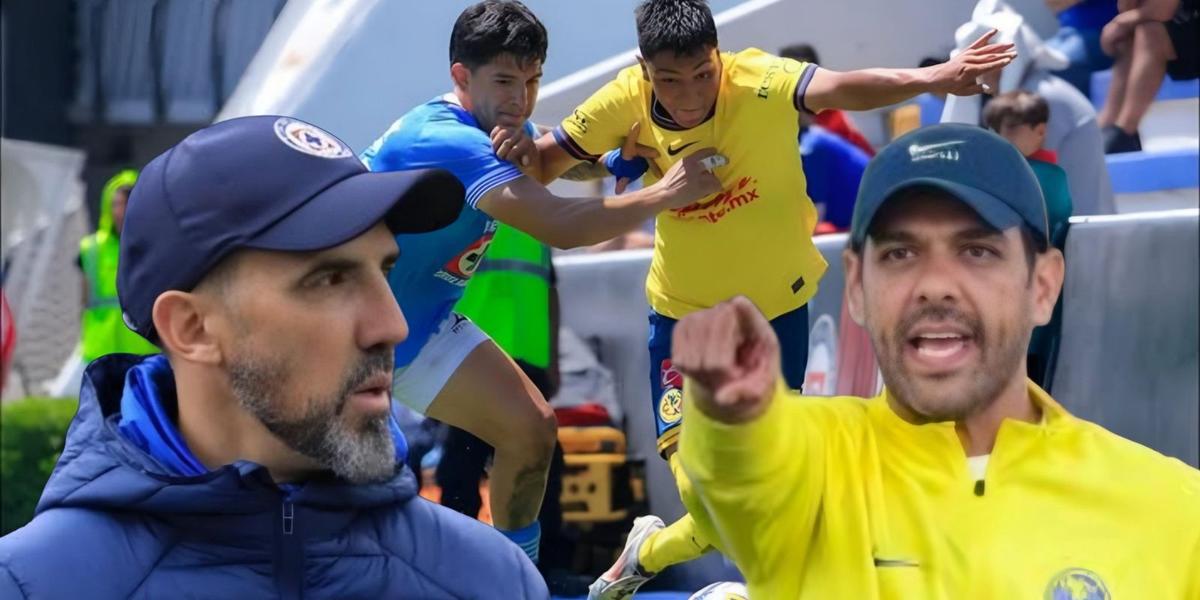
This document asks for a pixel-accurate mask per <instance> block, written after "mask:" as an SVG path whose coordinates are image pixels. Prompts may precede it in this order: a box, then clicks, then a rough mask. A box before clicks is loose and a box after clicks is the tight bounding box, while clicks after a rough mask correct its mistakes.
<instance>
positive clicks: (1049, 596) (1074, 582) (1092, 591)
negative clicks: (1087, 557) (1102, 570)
mask: <svg viewBox="0 0 1200 600" xmlns="http://www.w3.org/2000/svg"><path fill="white" fill-rule="evenodd" d="M1044 598H1045V600H1110V599H1111V598H1112V596H1111V595H1110V594H1109V593H1108V588H1107V587H1105V585H1104V580H1102V579H1100V576H1099V575H1097V574H1095V573H1093V572H1091V571H1089V570H1087V569H1067V570H1065V571H1062V572H1060V573H1059V574H1057V575H1055V576H1054V578H1053V579H1051V580H1050V584H1049V585H1047V586H1046V593H1045V595H1044Z"/></svg>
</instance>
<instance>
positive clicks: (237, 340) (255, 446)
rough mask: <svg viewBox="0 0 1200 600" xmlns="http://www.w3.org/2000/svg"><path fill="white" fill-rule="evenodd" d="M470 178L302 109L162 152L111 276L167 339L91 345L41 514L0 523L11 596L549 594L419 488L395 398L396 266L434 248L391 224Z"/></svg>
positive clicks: (400, 324) (132, 208) (142, 330)
mask: <svg viewBox="0 0 1200 600" xmlns="http://www.w3.org/2000/svg"><path fill="white" fill-rule="evenodd" d="M463 196H464V190H463V187H462V185H461V184H460V183H458V181H457V180H456V179H454V178H453V177H452V176H450V174H449V173H446V172H444V171H417V172H411V171H410V172H391V173H370V172H368V171H367V169H366V167H365V166H363V164H362V163H361V162H359V161H358V159H357V158H355V157H354V154H353V153H352V152H351V151H350V148H349V147H347V146H346V145H345V144H344V143H342V142H341V141H340V140H338V139H337V138H335V137H333V136H332V135H330V134H329V133H327V132H325V131H323V130H321V129H319V128H317V127H316V126H314V125H311V124H308V123H304V122H302V121H299V120H297V119H291V118H288V117H273V116H272V117H267V116H260V117H245V118H241V119H231V120H228V121H223V122H221V123H217V124H215V125H212V126H210V127H207V128H205V129H202V130H200V131H198V132H196V133H193V134H192V135H190V136H188V137H187V138H186V139H184V140H183V141H182V142H180V143H179V144H178V145H176V146H175V147H173V148H171V149H169V150H167V151H166V152H165V153H163V154H162V155H160V156H159V157H158V158H155V159H154V160H153V161H152V162H151V163H150V164H149V165H148V166H147V167H146V169H145V170H144V171H143V172H142V175H141V178H140V179H139V181H138V183H137V185H135V186H134V188H133V191H132V194H131V197H130V199H129V206H128V210H127V213H126V218H125V227H124V230H123V232H122V235H123V237H122V243H121V256H120V259H121V260H120V263H119V265H118V267H117V282H118V285H117V289H118V293H119V299H120V306H121V311H122V313H123V314H124V315H125V322H126V323H128V324H129V327H130V329H132V330H133V331H135V332H136V333H137V334H138V335H141V336H142V337H143V338H145V339H146V340H154V342H155V344H156V345H157V346H159V347H160V348H162V349H163V354H155V355H151V356H147V357H142V356H134V355H130V354H109V355H106V356H103V357H100V358H99V359H97V360H95V361H93V362H92V363H91V364H90V365H89V366H88V369H87V372H86V374H85V376H84V384H83V389H82V390H80V398H79V414H78V415H76V416H75V419H74V421H73V422H72V423H71V427H70V429H69V430H68V431H67V439H66V448H65V449H64V450H63V453H62V456H61V458H59V460H58V464H57V465H56V467H55V469H54V473H53V474H52V475H51V476H50V480H49V481H48V482H47V483H46V489H45V492H44V493H43V494H42V498H41V501H40V503H39V504H38V507H37V514H36V516H35V517H34V518H33V521H31V522H30V523H29V524H28V525H26V526H25V527H22V528H21V529H18V530H17V531H14V532H13V533H10V534H9V535H7V536H5V537H4V538H2V539H0V598H5V599H8V598H14V599H16V598H104V599H108V598H179V597H187V598H301V597H305V598H401V597H403V598H431V599H432V598H445V599H449V598H485V597H486V598H548V597H549V594H548V593H547V590H546V584H545V583H544V582H543V581H542V579H541V578H540V577H538V574H537V571H536V570H535V569H534V566H533V563H531V562H530V560H529V558H528V557H527V556H526V555H525V553H524V552H522V551H521V549H520V548H519V547H517V546H516V545H515V544H513V543H512V542H510V541H508V540H507V539H506V538H505V537H504V536H503V535H501V534H500V533H499V532H497V531H496V530H494V529H492V528H490V527H487V526H485V525H482V524H480V523H478V522H476V521H474V520H472V519H468V518H466V517H464V516H462V515H459V514H456V513H455V512H454V511H451V510H449V509H447V508H444V507H441V506H437V505H435V504H433V503H430V502H427V501H425V500H422V499H420V498H418V497H417V496H416V486H415V485H414V484H413V479H412V475H411V474H410V473H409V472H408V470H407V469H405V468H404V467H403V458H404V455H405V453H406V445H405V443H404V442H405V440H404V437H403V436H402V435H401V434H400V432H399V427H398V425H397V423H396V420H395V419H394V418H393V416H392V413H391V411H390V404H391V398H390V388H391V380H392V366H393V360H394V356H393V349H394V348H395V346H396V345H397V344H399V343H400V342H401V341H403V340H404V339H406V338H407V336H408V325H407V324H406V322H405V319H404V315H403V313H402V312H401V310H400V307H399V306H398V304H397V300H396V297H395V296H394V295H393V294H392V292H391V291H390V289H389V287H388V282H387V272H388V270H389V269H390V268H391V266H392V265H393V263H395V262H396V261H397V260H400V261H404V260H419V258H418V257H415V256H406V257H405V258H399V259H398V258H397V256H398V249H397V246H396V241H395V236H396V235H397V234H401V233H414V234H415V233H421V232H427V231H432V230H435V229H438V228H440V227H444V226H446V225H449V224H450V223H452V222H453V221H454V219H455V218H456V217H457V216H458V214H459V212H460V211H461V209H462V204H463ZM464 573H467V574H469V576H464Z"/></svg>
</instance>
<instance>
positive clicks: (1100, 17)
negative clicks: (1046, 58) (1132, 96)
mask: <svg viewBox="0 0 1200 600" xmlns="http://www.w3.org/2000/svg"><path fill="white" fill-rule="evenodd" d="M1046 6H1047V7H1048V8H1049V9H1050V10H1051V11H1053V12H1054V14H1055V16H1057V17H1058V32H1057V33H1055V34H1054V37H1051V38H1050V39H1048V40H1046V45H1047V46H1049V47H1051V48H1054V49H1055V50H1058V51H1059V52H1061V53H1062V54H1063V55H1064V56H1066V57H1067V61H1068V63H1069V64H1068V65H1067V67H1066V68H1065V69H1060V70H1058V71H1055V75H1058V76H1059V77H1062V78H1063V79H1065V80H1066V81H1067V83H1070V84H1071V85H1073V86H1075V88H1076V89H1078V90H1079V91H1080V92H1082V93H1083V95H1085V96H1088V95H1091V93H1092V92H1091V88H1092V73H1094V72H1096V71H1103V70H1104V69H1107V68H1109V67H1111V66H1112V64H1113V61H1112V58H1111V57H1109V56H1108V55H1106V54H1105V53H1104V51H1103V50H1101V48H1100V31H1101V30H1103V29H1104V26H1105V25H1107V24H1108V22H1109V21H1111V20H1112V19H1113V17H1115V16H1117V2H1116V0H1046Z"/></svg>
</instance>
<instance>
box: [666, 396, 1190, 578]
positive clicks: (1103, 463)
mask: <svg viewBox="0 0 1200 600" xmlns="http://www.w3.org/2000/svg"><path fill="white" fill-rule="evenodd" d="M1028 386H1029V394H1030V397H1031V398H1032V399H1033V400H1034V402H1036V403H1037V404H1038V405H1039V406H1040V407H1041V409H1042V414H1043V419H1042V422H1041V423H1036V424H1035V423H1026V422H1021V421H1014V420H1008V421H1005V422H1004V423H1003V424H1002V425H1001V427H1000V431H999V433H998V435H997V437H996V443H995V447H994V448H993V450H992V454H991V456H990V459H989V462H988V463H987V466H986V471H985V472H984V475H983V479H982V480H980V481H976V480H975V479H974V478H973V477H972V476H971V475H970V473H969V469H968V463H967V457H966V455H965V454H964V452H963V448H962V444H961V442H960V441H959V439H958V436H957V434H956V433H955V430H954V424H953V423H932V424H927V425H913V424H910V423H908V422H907V421H904V420H902V419H901V418H899V417H898V416H897V415H896V414H895V413H894V412H893V411H892V409H891V408H890V407H889V405H888V400H887V398H886V396H885V395H881V396H879V397H876V398H874V399H872V400H866V399H863V398H845V397H843V398H801V397H798V396H796V395H795V394H794V393H792V392H790V391H787V390H784V389H782V386H780V389H778V391H777V392H776V395H775V398H774V400H773V402H772V405H771V406H770V407H769V408H768V410H767V412H766V413H765V414H764V415H763V416H761V417H760V418H758V419H756V420H754V421H752V422H750V423H747V424H743V425H725V424H722V423H719V422H716V421H714V420H712V419H710V418H708V417H707V416H706V415H704V414H703V413H701V412H700V411H695V410H693V411H688V414H687V418H686V419H684V420H683V432H682V434H681V440H680V450H679V452H680V460H681V462H682V466H683V469H684V471H685V472H686V473H687V475H688V477H689V479H690V480H691V483H692V486H693V488H694V490H693V491H692V494H691V495H689V496H687V497H685V498H684V501H685V504H687V506H688V510H689V512H690V513H691V514H692V515H693V516H696V523H697V527H698V528H699V529H700V530H701V532H702V533H706V534H707V535H709V536H710V539H712V540H719V541H717V542H715V543H716V544H717V545H718V546H719V547H720V548H721V549H722V550H723V551H725V552H726V554H727V556H729V557H730V558H731V559H732V560H733V561H734V563H736V564H737V566H738V567H739V568H740V569H741V571H742V573H743V574H744V575H745V576H746V580H747V582H748V584H749V588H750V597H751V598H772V599H778V600H785V599H786V600H791V599H794V598H863V599H871V598H897V599H900V598H903V599H908V598H922V599H929V600H942V599H946V600H949V599H951V598H981V599H992V598H995V599H1002V598H1003V599H1007V598H1031V599H1041V598H1047V599H1058V598H1087V599H1113V598H1155V599H1163V600H1168V599H1171V600H1194V599H1196V598H1200V472H1198V471H1196V470H1195V469H1193V468H1191V467H1189V466H1187V465H1185V464H1183V463H1182V462H1180V461H1178V460H1176V459H1172V458H1167V457H1164V456H1162V455H1161V454H1158V453H1156V452H1154V451H1153V450H1150V449H1148V448H1146V447H1144V446H1140V445H1138V444H1135V443H1133V442H1130V441H1128V440H1125V439H1123V438H1121V437H1118V436H1117V435H1114V434H1112V433H1110V432H1108V431H1107V430H1105V429H1103V428H1102V427H1100V426H1098V425H1095V424H1093V423H1089V422H1087V421H1083V420H1080V419H1077V418H1075V417H1073V416H1071V415H1070V414H1069V413H1067V412H1066V411H1065V410H1064V409H1063V408H1062V407H1061V406H1059V405H1058V404H1057V403H1055V402H1054V400H1053V399H1051V398H1050V396H1049V395H1048V394H1046V393H1045V392H1044V391H1042V390H1041V389H1040V388H1038V387H1037V386H1036V385H1034V384H1033V382H1029V383H1028ZM693 389H695V386H690V385H685V386H684V396H685V399H684V406H691V405H692V404H691V403H690V401H689V400H688V398H687V395H688V393H689V391H690V390H693ZM885 394H886V392H885ZM697 515H698V516H697Z"/></svg>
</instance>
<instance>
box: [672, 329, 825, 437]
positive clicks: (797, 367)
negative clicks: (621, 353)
mask: <svg viewBox="0 0 1200 600" xmlns="http://www.w3.org/2000/svg"><path fill="white" fill-rule="evenodd" d="M675 323H676V321H675V319H672V318H670V317H664V316H662V315H660V314H658V313H656V312H653V311H651V312H650V402H651V408H652V410H653V412H654V426H655V432H656V433H657V434H658V452H659V454H662V453H663V451H664V450H666V448H667V447H669V446H671V445H672V444H674V443H675V442H676V441H677V439H678V437H679V423H680V421H681V419H682V417H683V413H682V412H681V409H682V405H683V375H682V374H681V373H680V372H679V371H677V370H676V369H675V368H674V367H673V366H671V334H672V333H673V332H674V331H675ZM771 328H773V329H774V330H775V335H776V336H778V337H779V349H780V354H781V355H782V356H781V366H782V368H783V379H784V381H786V382H787V384H788V387H790V388H792V389H794V390H799V389H800V388H801V386H803V385H804V370H805V367H806V366H807V365H808V306H801V307H800V308H797V309H796V310H793V311H792V312H789V313H784V314H782V315H779V316H778V317H775V318H774V319H773V320H772V321H771Z"/></svg>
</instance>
